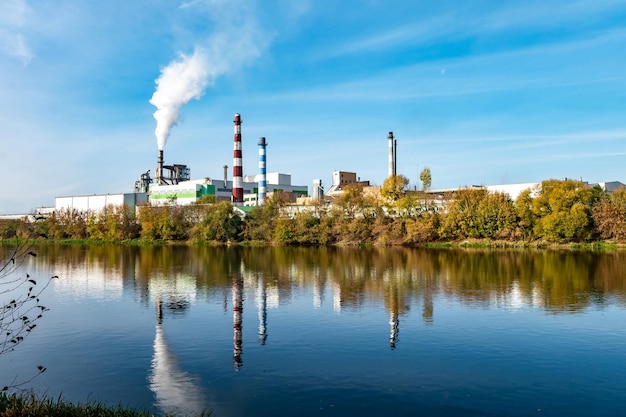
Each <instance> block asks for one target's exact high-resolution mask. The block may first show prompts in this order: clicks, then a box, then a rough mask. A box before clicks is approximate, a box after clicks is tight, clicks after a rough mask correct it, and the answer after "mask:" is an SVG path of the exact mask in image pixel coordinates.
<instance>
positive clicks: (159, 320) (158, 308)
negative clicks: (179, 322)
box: [156, 297, 163, 324]
mask: <svg viewBox="0 0 626 417" xmlns="http://www.w3.org/2000/svg"><path fill="white" fill-rule="evenodd" d="M156 311H157V324H162V323H163V301H161V298H160V297H159V299H158V301H157V302H156Z"/></svg>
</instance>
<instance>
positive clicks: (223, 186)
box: [149, 172, 308, 206]
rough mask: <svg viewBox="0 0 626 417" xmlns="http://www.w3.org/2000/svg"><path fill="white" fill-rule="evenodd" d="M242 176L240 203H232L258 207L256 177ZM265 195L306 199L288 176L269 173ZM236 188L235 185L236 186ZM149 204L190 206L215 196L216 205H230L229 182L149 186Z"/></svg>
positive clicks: (303, 190) (304, 188) (301, 187)
mask: <svg viewBox="0 0 626 417" xmlns="http://www.w3.org/2000/svg"><path fill="white" fill-rule="evenodd" d="M261 175H262V174H258V175H246V176H243V177H242V181H241V182H240V183H239V184H241V188H242V197H243V198H242V200H243V201H242V202H240V203H235V204H236V205H241V206H256V205H257V203H258V195H259V186H260V176H261ZM265 182H266V184H265V188H266V195H268V196H269V195H271V194H272V193H275V192H283V193H289V194H290V195H291V196H292V200H294V201H295V199H296V198H297V197H300V196H307V195H308V187H307V186H306V185H292V184H291V175H290V174H281V173H278V172H270V173H267V174H265ZM239 184H237V185H238V186H239ZM149 195H150V203H152V204H168V203H170V202H176V204H181V205H185V204H191V203H194V202H196V201H198V200H200V199H201V198H203V197H205V196H215V199H216V201H231V198H232V195H233V182H232V181H228V180H214V179H211V178H205V179H201V180H191V181H183V182H179V183H178V184H174V185H159V184H152V186H151V187H150V192H149Z"/></svg>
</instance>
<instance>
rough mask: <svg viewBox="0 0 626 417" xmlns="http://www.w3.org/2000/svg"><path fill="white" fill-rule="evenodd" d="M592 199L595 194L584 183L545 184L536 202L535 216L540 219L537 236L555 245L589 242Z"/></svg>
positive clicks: (537, 223) (536, 230)
mask: <svg viewBox="0 0 626 417" xmlns="http://www.w3.org/2000/svg"><path fill="white" fill-rule="evenodd" d="M593 197H594V194H593V192H592V190H591V189H590V188H589V187H587V186H586V185H585V184H584V183H582V182H581V181H575V180H563V181H561V180H547V181H543V182H542V183H541V190H540V191H539V194H538V196H537V197H535V199H534V200H533V213H534V214H535V217H536V218H537V222H536V224H535V227H534V233H535V235H536V236H537V237H539V238H543V239H546V240H548V241H552V242H571V241H582V240H585V239H588V238H590V237H591V233H592V227H591V226H592V222H591V204H592V201H593Z"/></svg>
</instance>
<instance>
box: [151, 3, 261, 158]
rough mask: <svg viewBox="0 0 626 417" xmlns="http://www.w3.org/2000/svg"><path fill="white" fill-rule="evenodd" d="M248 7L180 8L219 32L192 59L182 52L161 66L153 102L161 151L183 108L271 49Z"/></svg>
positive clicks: (201, 44)
mask: <svg viewBox="0 0 626 417" xmlns="http://www.w3.org/2000/svg"><path fill="white" fill-rule="evenodd" d="M247 4H248V2H247V1H246V0H211V1H197V2H196V1H194V2H188V3H185V4H184V5H183V6H181V7H180V9H179V10H180V11H181V13H189V14H188V16H187V18H188V19H191V20H193V19H196V20H198V21H200V20H201V21H202V24H203V25H207V24H208V23H207V20H210V21H211V22H212V24H213V25H214V28H215V30H214V32H213V33H212V34H211V36H210V37H208V38H206V39H201V40H198V41H197V43H196V46H195V49H194V53H193V54H192V55H186V54H182V53H181V54H180V56H179V58H178V59H176V60H174V61H172V62H171V63H170V64H169V65H168V66H167V67H165V68H163V69H162V70H161V75H160V76H159V78H158V79H157V80H156V85H157V87H156V91H155V92H154V94H153V95H152V98H151V99H150V103H151V104H153V105H154V106H155V107H156V108H157V110H156V111H155V112H154V118H155V119H156V121H157V127H156V130H155V132H154V133H155V135H156V138H157V145H158V147H159V150H163V148H164V147H165V143H166V142H167V138H168V137H169V135H170V130H171V128H172V127H173V126H175V125H176V123H177V122H178V118H179V116H180V110H181V108H182V106H184V105H185V104H187V103H189V101H191V99H199V98H200V97H202V94H203V92H204V90H205V88H206V87H207V86H208V85H210V84H212V83H213V82H214V80H215V78H217V77H218V76H219V75H221V74H225V73H227V72H229V71H231V70H232V69H236V68H238V67H240V66H241V65H243V64H245V63H246V62H248V61H250V60H251V59H253V58H256V57H258V56H259V55H260V54H261V50H262V49H264V47H265V46H266V45H267V43H268V41H269V38H268V36H267V35H266V34H265V33H264V32H263V31H262V30H261V29H260V28H259V25H258V22H257V19H256V15H255V13H254V10H253V9H252V8H251V7H249V6H247ZM244 6H245V7H244ZM187 10H189V11H188V12H187ZM233 11H236V12H233Z"/></svg>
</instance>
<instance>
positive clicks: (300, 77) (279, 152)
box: [0, 0, 626, 213]
mask: <svg viewBox="0 0 626 417" xmlns="http://www.w3.org/2000/svg"><path fill="white" fill-rule="evenodd" d="M192 56H200V57H201V59H200V63H201V64H200V67H201V68H200V70H199V71H198V72H197V74H196V75H197V77H199V78H198V79H196V84H195V86H196V87H197V88H198V89H199V90H201V91H200V92H199V93H198V92H196V93H195V95H192V97H191V98H189V101H188V102H187V103H186V104H184V105H182V107H180V119H179V120H178V124H177V125H176V126H173V127H172V128H171V130H170V136H169V138H168V139H167V143H166V145H165V147H164V152H165V161H166V163H170V164H171V163H183V164H187V165H188V166H190V167H191V174H192V177H193V178H204V177H212V178H217V179H221V178H222V177H223V168H222V167H223V166H224V165H228V166H229V167H231V166H232V155H233V122H232V121H233V116H234V114H235V113H241V116H242V120H243V125H242V138H243V155H244V174H246V175H248V174H256V173H257V172H258V147H257V143H258V139H259V137H260V136H265V137H266V138H267V142H268V144H269V145H268V150H267V152H268V154H267V165H268V167H267V169H268V171H271V172H274V171H279V172H283V173H290V174H291V175H292V182H293V183H294V184H297V185H308V186H310V185H311V184H312V181H313V179H316V178H320V179H322V181H323V183H324V184H325V185H326V186H330V183H331V177H332V172H333V171H335V170H344V171H352V172H356V173H357V175H358V176H359V177H360V178H361V179H362V180H369V181H370V182H371V183H372V184H382V182H383V181H384V179H385V177H386V175H387V157H388V156H387V155H388V154H387V134H388V132H389V131H393V132H394V135H395V137H396V138H397V141H398V156H397V158H398V162H397V164H398V173H400V174H403V175H405V176H406V177H408V178H409V179H410V180H411V185H415V184H417V183H418V174H419V171H421V170H422V169H423V168H424V167H426V166H427V167H429V168H430V169H431V172H432V187H433V188H448V187H458V186H463V185H473V184H485V185H492V184H505V183H524V182H535V181H541V180H544V179H550V178H566V177H567V178H582V179H583V180H585V181H589V182H599V181H613V180H617V181H622V182H626V163H625V162H626V1H610V0H603V1H597V0H580V1H575V0H567V1H559V0H551V1H545V0H543V1H534V0H529V1H523V2H522V1H437V2H432V1H421V0H415V1H403V2H390V1H386V0H380V1H379V0H370V1H367V0H363V1H352V0H342V1H336V0H309V1H304V0H303V1H293V0H259V1H256V2H255V1H253V0H246V1H239V0H228V1H227V0H187V1H184V0H133V1H128V0H108V1H101V2H94V1H90V0H55V1H54V2H52V1H47V2H44V1H34V0H2V2H0V98H1V99H0V166H1V167H2V173H3V178H2V181H1V183H0V196H1V197H0V201H1V204H0V213H26V212H31V211H32V210H34V209H35V208H36V207H41V206H51V205H54V197H55V196H67V195H84V194H94V193H95V194H101V193H121V192H130V191H132V186H133V183H134V181H135V180H136V179H137V178H138V177H139V175H140V174H141V173H142V172H144V171H145V170H146V169H151V170H152V172H154V168H155V166H156V158H157V140H156V137H155V128H156V121H155V118H154V117H153V113H154V112H155V110H156V107H155V106H153V105H152V104H151V103H150V100H151V98H152V97H153V94H154V93H155V91H156V89H157V83H156V81H157V80H158V79H159V77H161V74H162V71H164V70H165V69H167V68H169V67H172V66H175V65H176V63H179V64H181V63H184V62H187V61H188V60H189V59H190V57H192ZM181 65H182V64H181ZM229 171H230V174H229V175H232V170H231V169H230V168H229Z"/></svg>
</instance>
